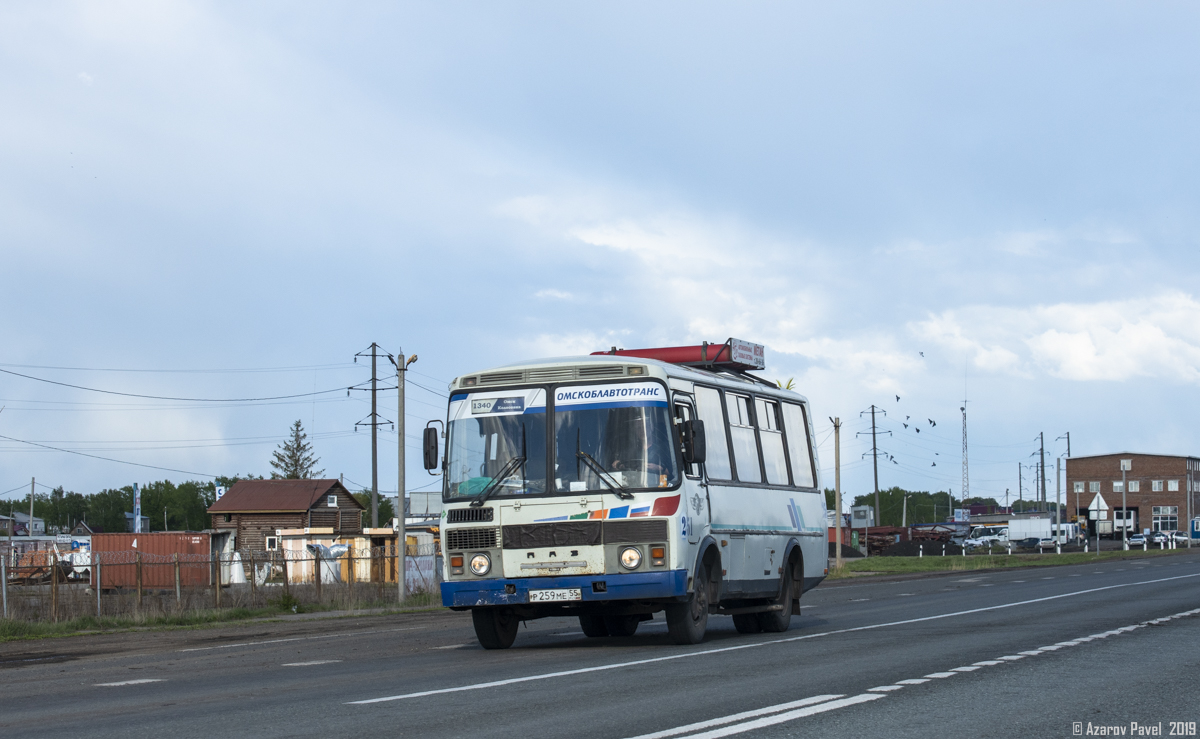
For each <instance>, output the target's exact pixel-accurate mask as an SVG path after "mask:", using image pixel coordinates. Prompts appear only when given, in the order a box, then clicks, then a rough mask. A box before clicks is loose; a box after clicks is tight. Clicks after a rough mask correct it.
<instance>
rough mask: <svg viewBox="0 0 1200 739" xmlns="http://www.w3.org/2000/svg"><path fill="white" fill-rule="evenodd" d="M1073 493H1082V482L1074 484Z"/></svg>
mask: <svg viewBox="0 0 1200 739" xmlns="http://www.w3.org/2000/svg"><path fill="white" fill-rule="evenodd" d="M1075 492H1077V493H1082V492H1083V483H1082V482H1077V483H1075Z"/></svg>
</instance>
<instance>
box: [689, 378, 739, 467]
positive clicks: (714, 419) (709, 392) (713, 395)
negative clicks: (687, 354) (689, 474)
mask: <svg viewBox="0 0 1200 739" xmlns="http://www.w3.org/2000/svg"><path fill="white" fill-rule="evenodd" d="M696 415H697V416H699V417H700V420H701V421H704V434H705V436H707V437H708V443H707V445H706V449H707V458H706V459H705V460H704V470H705V472H707V473H708V478H709V479H710V480H729V479H731V478H732V473H731V471H730V467H729V440H728V437H727V436H726V431H725V414H724V413H722V412H721V393H720V391H718V390H717V389H716V388H711V387H702V386H700V385H697V386H696Z"/></svg>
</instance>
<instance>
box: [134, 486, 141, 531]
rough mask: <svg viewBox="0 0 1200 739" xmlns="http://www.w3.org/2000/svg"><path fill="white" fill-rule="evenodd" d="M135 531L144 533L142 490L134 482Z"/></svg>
mask: <svg viewBox="0 0 1200 739" xmlns="http://www.w3.org/2000/svg"><path fill="white" fill-rule="evenodd" d="M133 533H135V534H140V533H142V491H141V489H139V488H138V484H137V483H136V482H135V483H133Z"/></svg>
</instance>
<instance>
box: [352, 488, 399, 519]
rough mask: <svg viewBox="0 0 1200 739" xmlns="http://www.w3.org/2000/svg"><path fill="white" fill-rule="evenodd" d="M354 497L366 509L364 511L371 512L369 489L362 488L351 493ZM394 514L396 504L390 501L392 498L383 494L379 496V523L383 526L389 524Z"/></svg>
mask: <svg viewBox="0 0 1200 739" xmlns="http://www.w3.org/2000/svg"><path fill="white" fill-rule="evenodd" d="M351 495H353V496H354V499H355V500H357V501H358V502H359V503H360V504H362V507H363V508H365V509H366V510H365V511H364V513H370V512H371V491H370V490H363V491H362V492H360V493H351ZM395 516H396V506H395V505H394V504H393V503H392V499H391V498H389V497H385V496H383V495H380V496H379V523H380V525H383V526H390V525H391V522H392V519H393V518H394V517H395ZM368 525H370V524H369V523H368Z"/></svg>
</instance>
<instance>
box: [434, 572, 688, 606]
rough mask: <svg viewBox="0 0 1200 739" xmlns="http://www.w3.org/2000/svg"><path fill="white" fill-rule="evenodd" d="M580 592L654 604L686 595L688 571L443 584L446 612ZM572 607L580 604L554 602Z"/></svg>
mask: <svg viewBox="0 0 1200 739" xmlns="http://www.w3.org/2000/svg"><path fill="white" fill-rule="evenodd" d="M572 588H578V589H579V593H580V595H581V596H582V600H583V602H585V603H586V602H595V601H614V600H651V599H657V598H678V597H681V596H686V595H687V570H668V571H666V572H630V573H628V574H621V575H573V576H571V577H524V578H513V579H497V580H460V581H455V582H444V583H442V605H443V606H446V607H447V608H463V607H472V606H504V605H524V604H527V603H529V602H530V601H529V591H530V590H563V589H572ZM555 602H557V603H560V604H562V605H570V604H571V603H572V602H575V603H578V602H579V601H555Z"/></svg>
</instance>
